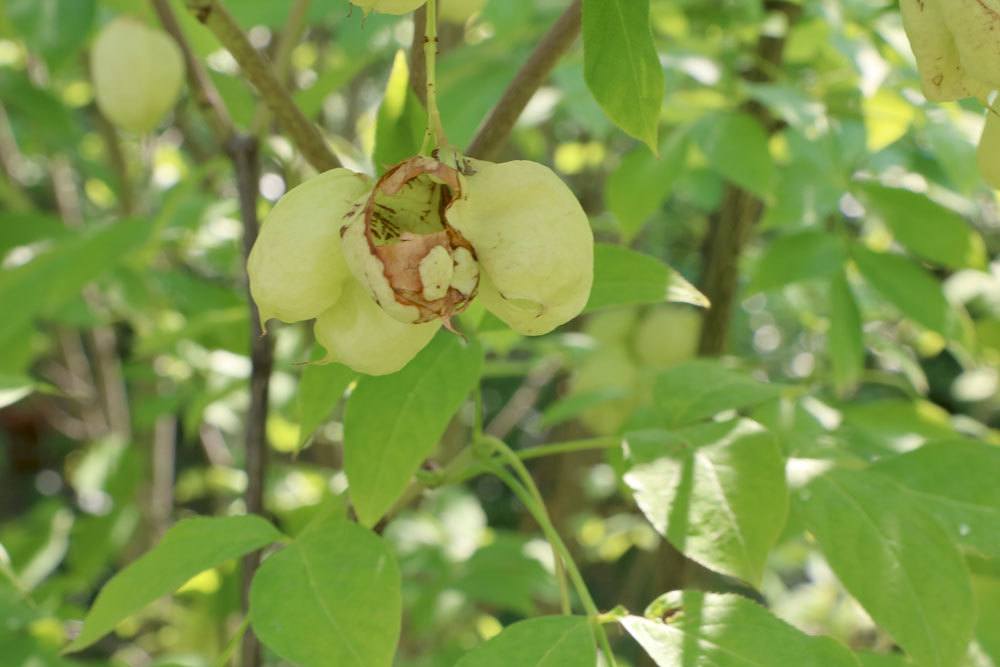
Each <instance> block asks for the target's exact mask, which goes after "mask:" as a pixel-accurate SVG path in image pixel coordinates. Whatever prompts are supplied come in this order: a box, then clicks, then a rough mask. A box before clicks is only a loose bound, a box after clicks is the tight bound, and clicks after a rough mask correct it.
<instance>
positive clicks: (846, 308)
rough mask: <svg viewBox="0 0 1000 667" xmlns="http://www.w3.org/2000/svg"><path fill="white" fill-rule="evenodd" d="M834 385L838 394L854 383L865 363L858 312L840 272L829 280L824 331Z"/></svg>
mask: <svg viewBox="0 0 1000 667" xmlns="http://www.w3.org/2000/svg"><path fill="white" fill-rule="evenodd" d="M827 346H828V348H829V351H830V370H831V374H832V375H833V386H834V387H835V389H836V390H837V393H839V394H840V395H842V396H843V395H844V394H847V393H848V392H850V391H852V390H853V389H854V387H856V386H857V384H858V382H859V381H860V379H861V374H862V372H863V371H864V366H865V341H864V331H863V329H862V322H861V312H860V311H859V310H858V304H857V301H855V300H854V293H853V292H852V291H851V286H850V284H849V283H848V282H847V276H845V275H844V273H843V272H840V273H838V274H837V275H835V276H833V278H832V279H831V280H830V330H829V332H827Z"/></svg>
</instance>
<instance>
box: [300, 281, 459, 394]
mask: <svg viewBox="0 0 1000 667" xmlns="http://www.w3.org/2000/svg"><path fill="white" fill-rule="evenodd" d="M440 328H441V320H435V321H433V322H426V323H423V324H404V323H403V322H400V321H398V320H396V319H393V318H392V317H389V315H387V314H386V312H385V311H384V310H382V309H381V308H379V307H378V305H377V304H376V303H375V302H374V301H372V299H371V297H369V296H368V293H367V292H366V290H365V289H364V288H363V287H362V286H361V285H360V284H358V282H357V281H356V280H349V281H348V282H347V283H345V285H344V289H343V293H342V294H341V297H340V299H339V300H338V301H337V303H336V304H335V305H334V306H333V307H332V308H330V309H328V310H327V311H326V312H325V313H323V314H322V315H320V317H319V319H317V320H316V325H315V327H314V331H315V334H316V340H317V341H318V342H319V344H320V345H322V346H323V347H324V348H326V351H327V357H326V358H325V359H324V360H323V362H333V361H336V362H339V363H342V364H344V365H346V366H349V367H351V368H353V369H354V370H356V371H358V372H359V373H367V374H368V375H386V374H388V373H395V372H396V371H398V370H399V369H401V368H402V367H403V366H405V365H406V364H407V363H408V362H409V361H410V360H411V359H413V357H415V356H416V354H417V352H419V351H420V350H422V349H423V348H424V346H425V345H427V343H429V342H430V340H431V338H433V337H434V334H435V333H436V332H437V330H438V329H440Z"/></svg>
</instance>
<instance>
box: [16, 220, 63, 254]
mask: <svg viewBox="0 0 1000 667" xmlns="http://www.w3.org/2000/svg"><path fill="white" fill-rule="evenodd" d="M68 233H69V230H68V228H67V227H66V225H64V224H63V221H62V220H60V219H59V218H57V217H56V216H53V215H48V214H45V213H39V212H36V211H31V212H26V213H14V212H12V211H4V212H0V254H7V252H9V251H10V250H11V249H13V248H16V247H18V246H22V245H29V244H31V243H38V242H40V241H51V240H52V239H57V238H60V237H63V236H66V235H67V234H68Z"/></svg>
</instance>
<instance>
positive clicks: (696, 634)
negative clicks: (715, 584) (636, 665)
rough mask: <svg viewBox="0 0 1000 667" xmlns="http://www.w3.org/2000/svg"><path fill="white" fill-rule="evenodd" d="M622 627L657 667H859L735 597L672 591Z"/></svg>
mask: <svg viewBox="0 0 1000 667" xmlns="http://www.w3.org/2000/svg"><path fill="white" fill-rule="evenodd" d="M621 624H622V626H624V628H625V630H626V631H628V633H629V634H630V635H632V638H633V639H635V640H636V641H637V642H639V645H640V646H642V647H643V648H644V649H645V650H646V653H648V654H649V657H651V658H652V659H653V662H655V663H656V664H657V665H659V666H660V667H677V666H678V665H691V666H692V667H693V666H695V665H697V666H701V665H705V667H708V666H711V667H750V666H751V665H752V666H755V667H756V666H759V667H765V666H771V665H773V666H775V667H777V666H778V665H781V666H782V667H784V666H786V665H787V666H788V667H791V666H792V665H795V667H858V662H857V660H855V658H854V656H853V655H852V654H851V652H850V651H848V650H847V649H846V648H845V647H844V646H843V645H841V644H840V643H838V642H836V641H835V640H833V639H830V638H828V637H812V636H810V635H807V634H805V633H804V632H801V631H799V630H797V629H796V628H793V627H792V626H791V625H788V624H787V623H785V622H784V621H782V620H780V619H778V618H777V617H775V616H772V615H771V613H770V612H769V611H767V610H766V609H764V608H763V607H761V606H760V605H758V604H757V603H756V602H752V601H751V600H748V599H747V598H745V597H742V596H738V595H731V594H725V595H720V594H717V593H703V592H701V591H674V592H673V593H667V594H666V595H664V596H662V597H661V598H659V599H658V600H656V601H655V602H653V604H651V605H650V606H649V608H647V609H646V618H643V617H642V616H626V617H625V618H623V619H622V620H621Z"/></svg>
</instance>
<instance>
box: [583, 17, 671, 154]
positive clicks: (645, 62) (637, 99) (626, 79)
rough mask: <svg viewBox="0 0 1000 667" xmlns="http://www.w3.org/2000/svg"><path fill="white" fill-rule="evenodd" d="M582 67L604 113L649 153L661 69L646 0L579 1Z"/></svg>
mask: <svg viewBox="0 0 1000 667" xmlns="http://www.w3.org/2000/svg"><path fill="white" fill-rule="evenodd" d="M583 69H584V76H585V78H586V80H587V86H588V87H589V88H590V91H591V92H592V93H593V94H594V98H595V99H596V100H597V102H598V104H600V105H601V108H603V109H604V112H605V113H607V114H608V117H609V118H611V120H613V121H614V122H615V124H616V125H618V127H620V128H621V129H623V130H625V132H627V133H628V134H630V135H632V136H633V137H635V138H636V139H639V140H641V141H642V142H644V143H645V144H646V145H647V146H649V148H650V150H652V151H654V152H655V151H656V148H657V140H656V135H657V129H658V126H659V121H660V107H661V105H662V104H663V68H662V67H661V66H660V60H659V58H658V56H657V54H656V47H655V46H654V45H653V33H652V30H651V29H650V26H649V0H583Z"/></svg>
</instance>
